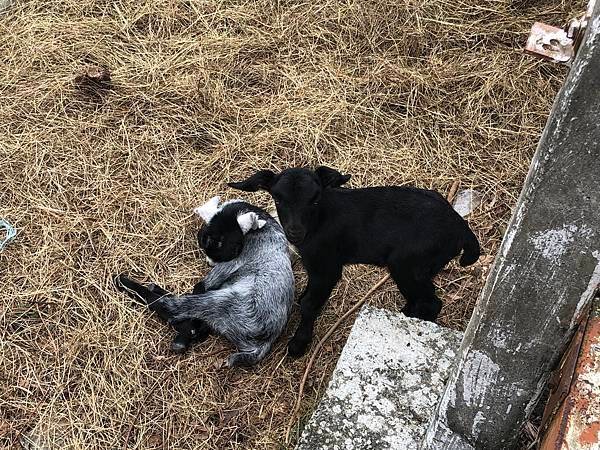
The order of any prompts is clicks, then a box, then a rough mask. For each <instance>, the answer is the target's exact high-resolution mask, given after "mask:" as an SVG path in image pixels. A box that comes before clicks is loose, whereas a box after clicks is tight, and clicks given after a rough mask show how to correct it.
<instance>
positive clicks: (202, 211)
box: [194, 195, 221, 223]
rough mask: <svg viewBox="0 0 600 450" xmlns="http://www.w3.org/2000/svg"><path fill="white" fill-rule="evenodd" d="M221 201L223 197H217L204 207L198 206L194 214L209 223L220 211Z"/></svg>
mask: <svg viewBox="0 0 600 450" xmlns="http://www.w3.org/2000/svg"><path fill="white" fill-rule="evenodd" d="M220 201H221V197H219V196H218V195H217V196H215V197H213V198H211V199H210V200H209V201H207V202H206V203H205V204H204V205H202V206H198V207H197V208H196V209H194V212H195V213H196V214H198V215H199V216H200V217H201V218H202V220H204V221H205V222H206V223H208V222H210V219H212V218H213V217H214V215H215V214H216V213H217V211H218V210H219V202H220Z"/></svg>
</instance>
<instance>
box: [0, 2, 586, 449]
mask: <svg viewBox="0 0 600 450" xmlns="http://www.w3.org/2000/svg"><path fill="white" fill-rule="evenodd" d="M573 8H575V9H573ZM580 8H581V5H575V6H568V5H567V4H566V2H564V1H563V2H561V1H552V0H542V1H534V2H529V1H523V0H485V1H480V0H456V1H450V0H440V1H429V0H399V1H397V0H394V1H387V0H360V1H359V0H356V1H355V0H347V1H342V0H339V1H338V0H324V1H319V2H302V1H299V2H288V1H284V0H281V1H267V0H257V1H245V2H244V1H232V0H231V1H230V0H206V1H201V0H179V1H176V0H152V1H144V0H142V1H138V0H136V1H122V0H117V1H109V0H97V1H90V0H77V1H74V0H48V1H44V2H42V1H26V0H17V1H16V3H15V4H14V5H12V6H10V7H9V9H8V10H7V11H6V12H4V13H2V14H0V36H1V38H0V217H2V218H6V219H8V220H10V221H11V222H12V223H14V224H15V225H16V226H17V227H18V229H19V235H18V237H17V240H16V241H15V242H14V243H13V244H12V245H11V246H10V247H8V248H7V249H6V250H5V251H4V252H3V253H0V286H1V290H0V448H14V447H18V442H19V440H21V439H22V438H23V436H26V435H32V433H33V434H36V435H38V436H41V437H42V438H43V440H45V441H46V442H51V443H52V447H53V448H62V449H67V448H68V449H71V448H72V449H76V448H77V449H94V448H98V449H115V448H125V447H126V446H127V447H128V448H140V449H142V448H143V449H154V448H156V449H158V448H169V449H171V448H172V449H195V448H203V449H204V448H206V449H225V448H247V449H274V448H282V447H283V445H282V444H281V443H282V441H283V438H284V434H285V428H286V424H287V420H288V417H289V414H290V413H291V411H292V409H293V406H294V402H295V400H296V397H297V389H298V384H299V379H300V376H301V374H302V371H303V369H304V367H305V364H306V361H307V358H303V359H300V360H290V359H288V358H286V356H285V342H286V340H287V338H288V336H289V335H290V333H291V330H292V328H293V326H294V324H295V321H296V320H297V308H296V309H295V312H294V317H293V319H292V323H291V324H290V327H289V330H288V332H287V334H286V335H285V336H284V337H282V339H281V340H280V342H279V344H278V345H277V347H276V348H275V350H274V352H273V354H272V355H271V356H270V357H269V358H268V359H267V360H266V361H264V363H263V364H261V365H260V366H259V367H257V368H255V369H253V370H238V371H228V370H226V369H222V368H220V367H219V365H220V362H221V360H222V359H223V358H224V356H225V355H224V354H220V355H214V352H216V351H218V350H221V349H225V350H226V351H227V350H229V347H228V345H227V344H226V343H225V342H223V341H222V340H220V339H216V338H211V339H209V340H208V341H207V342H206V343H204V344H203V345H201V346H199V347H196V348H195V349H194V351H193V352H191V353H188V354H187V355H185V356H174V355H172V354H171V353H170V352H169V350H168V346H169V343H170V339H171V332H170V330H168V329H167V327H165V326H164V325H162V324H161V323H159V322H158V321H157V320H156V319H155V318H153V317H150V316H149V315H148V314H147V312H146V311H145V310H143V309H142V308H139V307H134V306H132V305H131V303H129V302H128V301H127V300H126V299H125V298H124V297H123V296H122V295H120V294H118V293H117V292H115V289H114V288H113V286H112V282H111V275H112V274H114V273H117V272H121V271H129V272H130V273H132V274H134V275H137V276H146V277H147V278H148V279H152V280H155V281H157V282H160V283H161V284H163V285H166V286H168V287H170V288H171V289H173V290H175V291H178V292H181V291H184V290H186V289H189V288H190V287H191V286H192V285H193V283H194V282H195V281H196V280H197V279H198V278H199V277H201V276H202V274H203V273H206V271H207V270H208V268H207V267H206V265H205V264H204V262H203V260H201V259H199V258H198V255H197V244H196V242H195V238H194V234H195V231H196V230H197V228H198V226H199V223H198V222H197V221H196V220H195V219H194V218H193V217H192V215H191V209H192V208H193V207H195V206H197V205H198V204H200V202H202V201H203V200H205V199H207V198H208V197H209V196H212V195H215V194H222V195H223V196H224V197H226V198H231V197H233V196H238V195H239V194H238V193H235V192H233V191H231V190H228V189H227V188H226V186H225V184H224V183H225V181H228V180H232V179H238V178H240V177H242V176H245V175H247V174H248V173H250V171H251V170H252V169H255V168H271V169H274V170H276V169H283V168H285V167H289V166H299V165H309V166H315V165H317V164H327V165H330V166H332V167H336V168H338V169H340V170H342V171H343V172H345V173H350V174H352V175H353V179H352V182H351V185H352V186H355V187H356V186H367V185H378V184H414V185H417V186H421V187H433V188H436V189H438V190H440V191H441V192H443V193H447V192H448V190H449V189H450V186H451V185H452V184H453V183H454V182H455V181H456V180H459V181H460V185H461V187H463V188H464V187H473V188H476V189H478V190H480V191H481V192H482V193H483V195H484V202H483V205H482V206H481V207H480V208H479V209H478V210H477V211H476V212H475V213H474V214H473V215H472V217H470V223H471V225H472V227H473V228H474V230H475V232H476V233H477V235H478V236H479V237H480V239H481V243H482V245H483V248H484V250H485V252H486V257H484V258H482V260H481V262H480V263H478V264H477V265H475V266H474V267H472V268H470V269H466V270H465V269H458V268H456V267H454V266H452V267H450V268H449V269H448V270H446V271H444V273H443V274H442V275H441V276H440V277H439V280H438V286H439V288H440V294H441V295H442V297H443V299H444V301H445V307H444V310H443V312H442V316H441V319H440V322H441V323H442V324H444V325H447V326H450V327H453V328H457V329H464V327H465V326H466V324H467V321H468V319H469V316H470V314H471V312H472V309H473V305H474V302H475V300H476V297H477V294H478V292H479V290H480V288H481V287H482V284H483V280H484V276H485V273H486V270H487V269H488V267H489V264H490V262H491V259H492V257H493V255H494V254H495V251H496V249H497V247H498V244H499V242H500V240H501V237H502V234H503V230H504V227H505V226H506V223H507V221H508V218H509V217H510V210H511V207H512V206H513V205H514V204H515V202H516V198H517V196H518V193H519V190H520V186H521V185H522V182H523V180H524V177H525V174H526V171H527V167H528V162H529V160H530V158H531V156H532V153H533V151H534V149H535V146H536V143H537V140H538V138H539V136H540V133H541V130H542V128H543V126H544V122H545V119H546V117H547V115H548V112H549V110H550V107H551V103H552V99H553V96H554V95H555V93H556V92H557V90H558V88H559V86H560V83H561V81H562V80H563V78H564V75H565V71H564V69H562V68H560V67H556V66H552V65H550V64H549V63H544V62H539V61H537V60H535V59H533V58H531V57H527V56H524V55H523V54H522V53H521V52H520V48H521V47H522V46H523V45H524V42H525V40H526V36H527V32H528V30H529V27H530V26H531V24H532V23H533V22H534V21H535V20H545V21H547V22H549V23H555V24H562V23H563V22H564V21H566V20H567V19H568V18H569V16H570V15H571V14H572V13H573V12H574V11H575V10H578V9H580ZM90 65H93V66H101V67H105V68H107V69H109V70H110V72H111V73H112V82H111V83H110V84H107V85H104V86H102V87H98V86H96V87H94V86H92V87H91V88H90V86H87V85H85V83H82V82H81V79H77V76H78V75H79V74H81V73H82V71H83V70H84V68H85V67H88V66H90ZM246 198H248V199H250V200H252V201H254V202H257V203H258V204H260V205H263V206H271V202H270V200H269V198H268V196H267V195H265V194H256V195H248V196H246ZM382 274H383V272H382V271H380V270H378V269H375V268H371V267H353V268H349V269H348V270H346V272H345V275H344V279H343V281H342V282H341V283H340V284H339V285H338V287H337V289H336V290H335V292H334V295H333V296H332V299H331V302H330V304H329V306H328V308H327V309H326V310H325V312H324V314H323V315H322V317H321V319H320V321H319V324H318V329H317V336H322V335H323V334H324V333H325V332H326V330H327V329H328V328H329V327H330V326H331V324H332V323H333V322H334V321H335V320H336V318H337V317H339V316H340V315H341V314H342V313H343V312H344V311H346V310H348V308H349V307H350V306H351V305H352V304H354V303H355V302H356V301H357V300H358V299H359V298H360V296H361V295H362V294H364V293H365V292H366V291H367V290H368V289H369V287H370V286H371V285H373V284H374V283H375V282H376V281H377V280H378V279H379V278H380V277H381V276H382ZM303 283H304V279H303V276H302V274H301V272H300V271H298V285H299V287H298V289H300V288H301V286H302V285H303ZM371 302H372V303H373V304H375V305H379V306H385V307H388V308H392V309H398V308H399V307H401V306H402V300H401V299H400V296H399V294H398V292H397V291H396V289H395V287H394V286H393V284H392V283H391V282H390V283H387V284H386V285H385V286H384V287H383V288H382V289H381V290H380V291H378V292H377V293H376V294H375V295H374V297H373V298H372V300H371ZM350 326H351V322H348V323H347V324H345V326H344V327H343V328H342V329H341V330H339V331H338V332H337V333H336V334H335V336H334V337H333V339H332V340H331V341H330V342H329V343H328V344H327V345H326V346H325V348H324V352H323V354H322V355H320V356H319V357H318V359H317V364H316V366H315V368H314V369H313V371H312V373H311V376H310V379H309V385H308V389H307V393H306V395H305V397H304V399H303V403H302V415H303V417H302V419H303V420H304V419H305V418H306V415H307V414H309V412H310V409H311V407H312V406H313V405H314V403H315V401H316V400H317V399H318V396H319V395H320V394H321V393H322V392H323V390H324V388H325V386H326V383H327V381H328V377H329V375H330V374H331V371H332V370H333V367H334V365H335V362H336V359H337V357H338V355H339V353H340V351H341V348H342V346H343V344H344V341H345V339H346V336H347V334H348V331H349V329H350ZM210 354H212V356H206V355H210ZM32 430H33V432H32ZM295 431H297V429H295Z"/></svg>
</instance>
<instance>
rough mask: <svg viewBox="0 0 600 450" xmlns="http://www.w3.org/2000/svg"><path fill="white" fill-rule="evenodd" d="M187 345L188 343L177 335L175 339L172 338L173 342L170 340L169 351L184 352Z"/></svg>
mask: <svg viewBox="0 0 600 450" xmlns="http://www.w3.org/2000/svg"><path fill="white" fill-rule="evenodd" d="M188 347H189V344H188V343H186V342H183V340H182V339H179V336H177V337H175V339H173V342H171V351H172V352H173V353H178V354H181V353H184V352H185V351H186V350H187V349H188Z"/></svg>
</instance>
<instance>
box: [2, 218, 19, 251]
mask: <svg viewBox="0 0 600 450" xmlns="http://www.w3.org/2000/svg"><path fill="white" fill-rule="evenodd" d="M16 235H17V230H16V229H15V227H13V226H12V225H11V224H10V223H8V222H7V221H6V220H4V219H0V251H2V250H4V247H6V246H7V245H8V244H10V243H11V242H12V241H13V239H14V238H15V236H16Z"/></svg>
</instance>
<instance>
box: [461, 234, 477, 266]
mask: <svg viewBox="0 0 600 450" xmlns="http://www.w3.org/2000/svg"><path fill="white" fill-rule="evenodd" d="M465 228H466V230H465V237H464V239H465V240H464V243H463V253H462V255H461V257H460V261H459V262H460V265H461V266H463V267H465V266H470V265H471V264H474V263H475V261H477V260H478V259H479V255H481V248H480V247H479V241H478V240H477V236H475V234H474V233H473V232H472V231H471V229H470V228H469V225H467V224H466V223H465Z"/></svg>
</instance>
